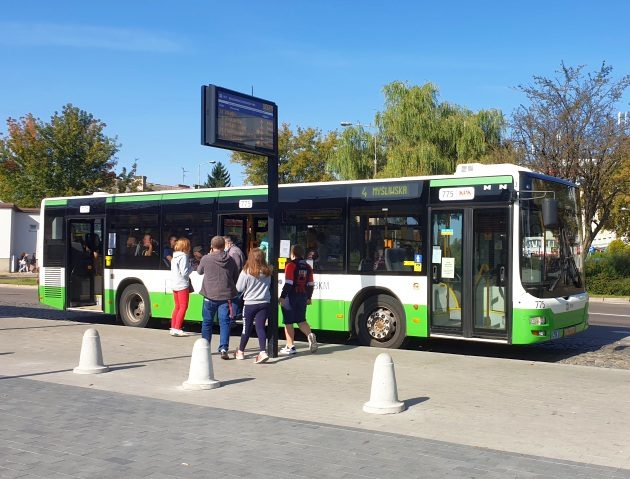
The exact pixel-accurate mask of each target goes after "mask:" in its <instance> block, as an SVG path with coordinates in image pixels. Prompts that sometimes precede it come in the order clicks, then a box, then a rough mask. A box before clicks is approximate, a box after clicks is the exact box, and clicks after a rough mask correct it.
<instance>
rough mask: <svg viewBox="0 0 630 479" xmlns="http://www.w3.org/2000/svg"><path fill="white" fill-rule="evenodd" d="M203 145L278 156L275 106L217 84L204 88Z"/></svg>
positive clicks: (202, 92) (202, 114)
mask: <svg viewBox="0 0 630 479" xmlns="http://www.w3.org/2000/svg"><path fill="white" fill-rule="evenodd" d="M201 97H202V112H201V143H202V144H203V145H206V146H215V147H219V148H226V149H229V150H238V151H244V152H247V153H254V154H258V155H267V156H269V155H275V154H276V148H277V134H278V108H277V106H276V104H275V103H273V102H270V101H267V100H262V99H260V98H256V97H253V96H249V95H244V94H242V93H238V92H235V91H232V90H228V89H226V88H222V87H218V86H215V85H208V86H203V87H202V88H201Z"/></svg>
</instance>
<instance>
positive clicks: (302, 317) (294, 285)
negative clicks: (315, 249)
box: [279, 244, 319, 355]
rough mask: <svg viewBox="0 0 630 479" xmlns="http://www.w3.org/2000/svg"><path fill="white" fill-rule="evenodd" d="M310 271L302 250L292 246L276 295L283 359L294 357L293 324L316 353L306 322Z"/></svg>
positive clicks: (309, 297) (315, 345)
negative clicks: (280, 313) (282, 336)
mask: <svg viewBox="0 0 630 479" xmlns="http://www.w3.org/2000/svg"><path fill="white" fill-rule="evenodd" d="M314 285H315V282H314V280H313V268H311V266H310V265H309V264H308V263H307V262H306V260H305V259H304V247H303V246H301V245H298V244H296V245H293V246H292V247H291V261H290V262H289V263H287V265H286V267H285V269H284V286H283V287H282V292H281V293H280V305H281V306H282V321H283V323H284V333H285V336H286V340H287V344H286V346H285V347H284V348H282V349H281V350H280V351H279V353H280V354H283V355H291V354H296V353H297V350H296V349H295V345H294V344H293V342H294V338H295V330H294V328H293V324H295V323H297V325H298V327H299V328H300V331H302V332H303V333H304V334H305V335H306V337H307V338H308V344H309V350H310V351H311V353H314V352H316V351H317V348H318V346H319V345H318V344H317V339H316V338H315V334H314V333H313V332H312V331H311V327H310V326H309V325H308V323H307V322H306V307H307V306H308V305H309V304H311V298H312V296H313V288H314Z"/></svg>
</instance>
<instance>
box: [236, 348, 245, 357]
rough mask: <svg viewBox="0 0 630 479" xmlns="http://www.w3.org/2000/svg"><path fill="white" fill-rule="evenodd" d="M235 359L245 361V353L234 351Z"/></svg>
mask: <svg viewBox="0 0 630 479" xmlns="http://www.w3.org/2000/svg"><path fill="white" fill-rule="evenodd" d="M234 359H245V353H244V352H243V351H239V350H238V349H237V350H236V351H234Z"/></svg>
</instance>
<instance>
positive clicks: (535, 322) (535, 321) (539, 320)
mask: <svg viewBox="0 0 630 479" xmlns="http://www.w3.org/2000/svg"><path fill="white" fill-rule="evenodd" d="M529 324H531V325H532V326H542V325H544V324H547V318H545V317H544V316H534V317H533V318H529Z"/></svg>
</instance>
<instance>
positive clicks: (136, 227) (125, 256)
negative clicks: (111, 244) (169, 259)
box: [107, 202, 160, 269]
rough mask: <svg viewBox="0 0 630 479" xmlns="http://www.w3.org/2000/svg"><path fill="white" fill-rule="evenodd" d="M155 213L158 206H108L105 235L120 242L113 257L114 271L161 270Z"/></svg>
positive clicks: (158, 226) (157, 210) (153, 203)
mask: <svg viewBox="0 0 630 479" xmlns="http://www.w3.org/2000/svg"><path fill="white" fill-rule="evenodd" d="M158 212H159V204H158V203H157V202H150V203H136V202H128V203H121V204H117V205H111V206H109V208H108V211H107V231H108V232H109V233H115V234H116V236H117V237H118V238H119V241H118V243H117V245H116V246H117V247H116V248H115V250H114V254H113V262H112V267H113V268H125V269H158V268H159V267H160V243H159V239H160V225H159V221H158Z"/></svg>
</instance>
